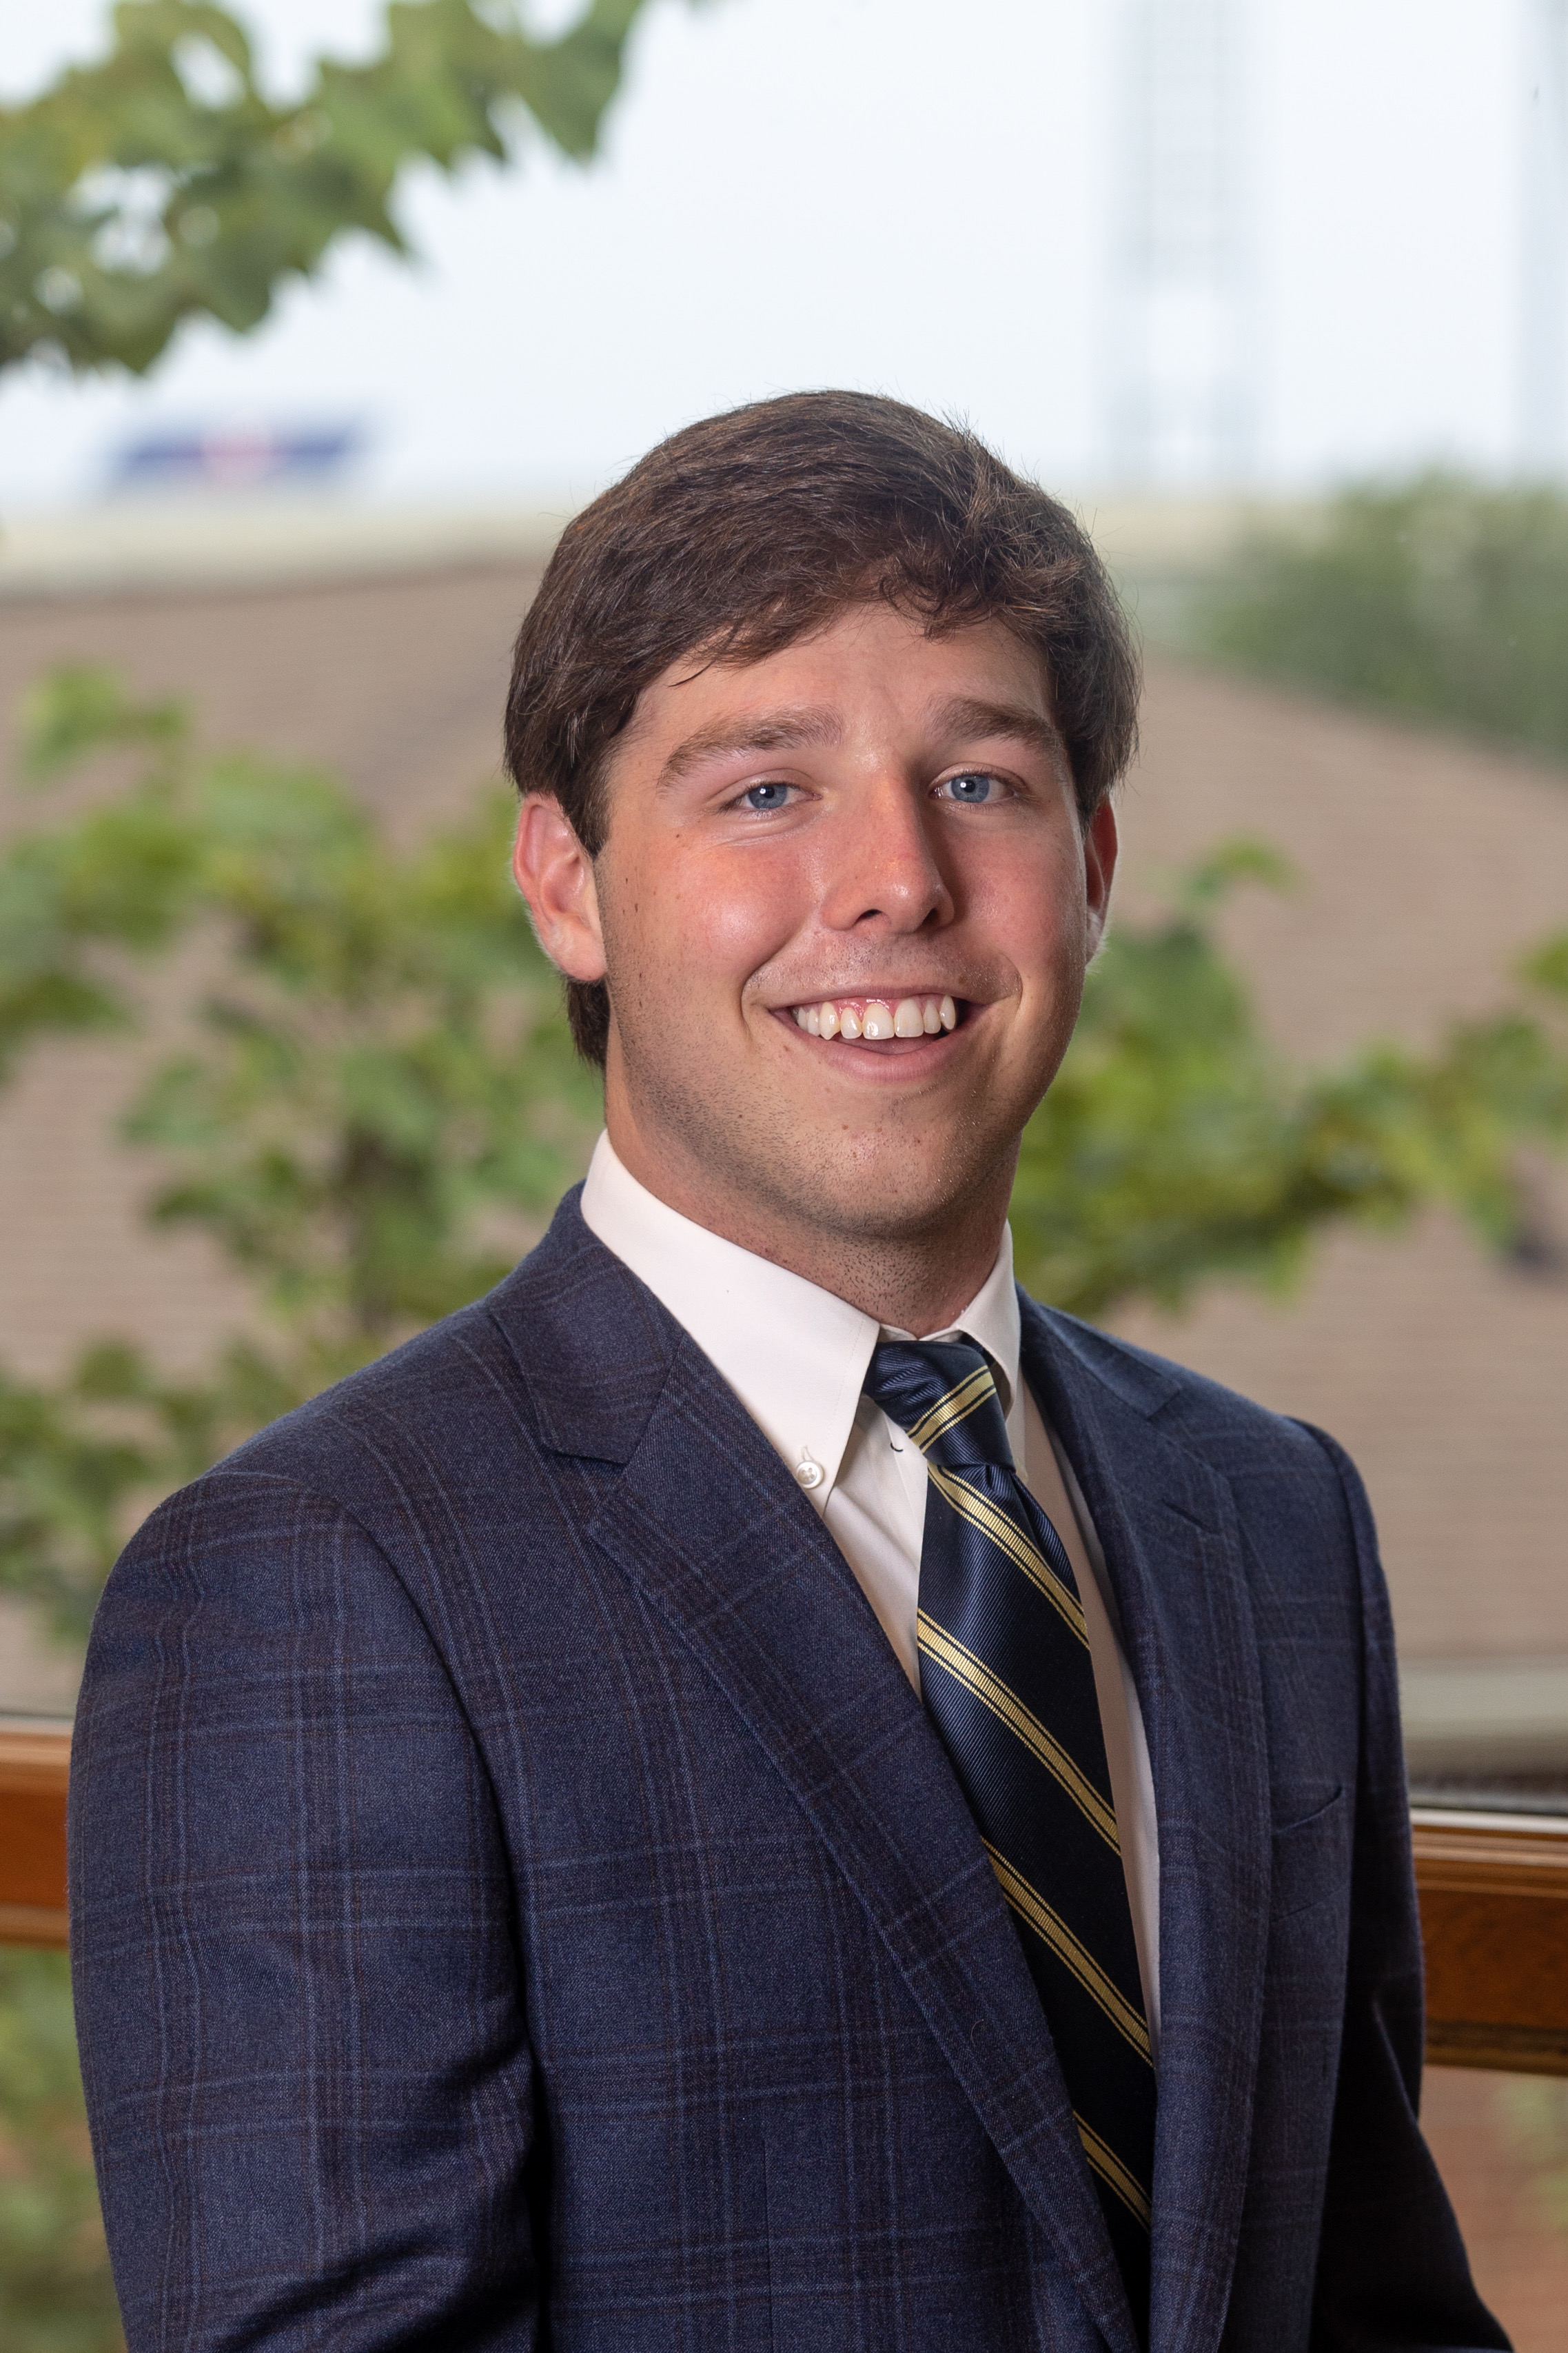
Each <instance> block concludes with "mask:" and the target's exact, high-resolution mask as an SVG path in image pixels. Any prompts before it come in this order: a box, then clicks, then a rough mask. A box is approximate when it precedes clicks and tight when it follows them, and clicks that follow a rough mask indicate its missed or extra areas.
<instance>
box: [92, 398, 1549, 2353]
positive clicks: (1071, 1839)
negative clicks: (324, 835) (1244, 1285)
mask: <svg viewBox="0 0 1568 2353" xmlns="http://www.w3.org/2000/svg"><path fill="white" fill-rule="evenodd" d="M1134 706H1135V671H1134V664H1133V660H1132V658H1131V651H1130V649H1129V645H1128V641H1127V638H1126V635H1125V630H1124V626H1123V623H1122V621H1121V616H1120V613H1119V610H1118V607H1117V606H1116V602H1115V599H1114V597H1113V596H1112V594H1111V592H1110V588H1109V587H1108V586H1107V583H1106V581H1105V579H1104V576H1103V575H1102V573H1101V571H1100V566H1099V565H1098V563H1097V561H1096V559H1095V557H1094V555H1093V553H1092V551H1091V550H1090V548H1089V545H1088V543H1087V542H1086V541H1085V540H1084V538H1083V536H1082V534H1081V533H1079V531H1078V529H1077V528H1076V526H1075V525H1074V523H1073V522H1072V521H1071V519H1070V517H1068V515H1067V513H1066V512H1064V511H1063V510H1062V509H1061V508H1060V507H1058V506H1057V505H1056V504H1055V503H1054V502H1053V501H1050V500H1048V499H1047V498H1046V497H1045V496H1044V495H1043V494H1042V493H1041V492H1040V491H1037V490H1036V489H1035V488H1033V487H1032V486H1031V485H1029V484H1027V483H1026V482H1023V481H1021V480H1018V479H1017V478H1016V476H1015V475H1013V474H1011V473H1010V472H1009V471H1008V470H1006V469H1005V468H1004V467H1003V466H1002V465H1000V464H999V463H998V461H997V460H996V459H994V458H993V457H992V456H991V455H990V454H989V453H988V452H987V451H986V450H985V449H984V448H982V447H981V446H980V445H979V444H978V443H976V442H975V441H974V440H973V439H972V438H969V437H967V436H966V435H963V434H961V433H958V432H956V431H953V430H951V429H950V428H948V427H943V426H940V425H938V424H935V423H934V422H932V420H931V419H930V418H928V417H923V416H921V415H919V414H917V413H916V412H915V411H913V410H910V409H908V408H905V407H901V406H898V405H897V404H895V403H892V402H888V401H882V400H875V399H869V398H863V397H858V396H847V395H839V394H822V395H815V396H796V397H792V398H789V399H784V400H780V401H775V402H771V403H766V404H763V405H761V406H757V407H754V408H751V409H743V410H742V411H740V412H738V413H737V414H735V415H733V416H730V417H719V418H715V419H711V420H710V421H709V422H707V423H705V424H702V425H699V426H696V427H692V428H691V429H690V430H689V431H687V432H685V433H682V434H679V435H677V436H676V437H675V438H674V439H673V440H671V441H669V442H667V443H666V444H664V445H663V446H662V447H661V448H658V449H657V450H655V451H654V452H653V453H652V455H651V456H650V457H648V458H647V459H645V460H644V461H643V462H642V464H641V465H640V466H638V467H637V469H636V470H634V471H633V472H632V474H631V475H630V476H629V477H628V478H627V479H626V480H625V481H624V482H622V483H621V484H619V485H618V486H617V487H616V489H615V490H613V491H609V492H608V493H607V494H606V495H605V497H604V498H603V499H601V500H600V501H598V502H597V503H596V505H595V506H594V507H592V508H590V509H589V510H588V512H586V513H585V514H584V515H583V516H582V517H580V518H579V519H578V521H577V522H575V523H574V524H573V525H572V526H571V528H570V529H569V530H568V531H567V533H565V535H564V537H563V541H562V543H561V547H560V549H559V551H558V552H557V554H556V555H555V557H554V559H553V561H552V565H551V566H550V569H549V572H548V574H547V575H546V577H545V581H544V585H543V586H542V589H541V592H540V595H539V596H538V599H537V600H536V602H535V604H534V606H533V607H532V608H531V612H530V613H529V616H528V617H527V619H526V621H525V622H524V625H523V628H522V632H521V637H520V639H519V643H518V649H517V663H516V670H515V674H514V679H513V683H512V690H511V697H510V706H509V714H508V748H509V757H510V765H511V766H512V769H513V773H514V774H515V776H516V778H517V781H518V784H519V786H520V787H521V791H522V795H523V801H522V811H521V824H520V828H519V834H518V847H517V872H518V878H519V881H520V883H521V888H522V891H523V892H524V895H525V896H526V898H527V901H528V903H529V906H530V909H531V913H532V916H533V920H534V923H535V925H536V928H537V931H538V934H539V936H540V939H541V941H542V944H543V945H544V947H545V949H546V951H547V952H548V954H549V955H551V957H552V959H553V960H554V962H555V963H556V965H558V966H559V967H560V969H561V971H562V972H563V975H564V976H566V980H567V984H568V996H569V1003H570V1009H571V1014H572V1018H573V1023H574V1032H575V1035H576V1037H577V1039H578V1042H579V1045H580V1047H581V1048H582V1050H583V1051H584V1053H585V1054H586V1055H587V1056H588V1057H589V1059H590V1060H594V1061H596V1062H598V1063H600V1064H602V1066H603V1068H604V1071H605V1127H606V1132H605V1137H604V1139H602V1140H601V1143H600V1145H599V1146H598V1149H597V1151H596V1153H595V1158H594V1164H593V1166H592V1169H591V1171H590V1174H589V1176H588V1180H587V1184H586V1186H585V1187H584V1188H583V1190H582V1191H581V1193H580V1194H579V1193H576V1192H574V1193H573V1194H571V1195H569V1196H568V1198H567V1199H566V1200H565V1201H564V1202H563V1204H562V1207H561V1208H560V1210H559V1212H558V1213H557V1216H556V1219H555V1221H554V1223H553V1225H552V1228H551V1229H550V1232H549V1234H548V1236H547V1237H546V1239H545V1240H544V1241H543V1242H542V1244H541V1245H540V1247H539V1248H538V1249H537V1250H535V1251H533V1252H532V1253H531V1256H530V1257H528V1258H527V1259H525V1260H524V1261H523V1262H522V1264H521V1266H520V1267H519V1268H518V1270H517V1271H516V1272H515V1273H514V1274H513V1275H512V1276H511V1277H510V1278H509V1280H508V1281H507V1282H504V1283H503V1284H502V1285H501V1286H500V1289H499V1290H498V1291H497V1292H496V1293H493V1294H492V1296H491V1297H489V1299H487V1300H483V1301H481V1302H480V1303H479V1304H478V1305H476V1306H474V1307H471V1308H469V1309H468V1310H466V1311H465V1312H464V1313H463V1314H458V1315H456V1316H454V1317H451V1318H450V1319H448V1321H447V1323H445V1324H441V1325H438V1326H437V1327H436V1329H435V1330H434V1331H432V1332H429V1333H426V1335H424V1336H423V1337H422V1338H420V1339H418V1340H416V1341H414V1342H413V1343H411V1344H410V1345H408V1346H406V1347H405V1348H403V1349H401V1350H399V1351H397V1352H396V1353H395V1355H393V1356H390V1357H388V1358H386V1359H385V1360H384V1362H383V1363H381V1364H379V1365H377V1366H374V1367H373V1368H371V1369H370V1370H369V1371H367V1372H365V1373H363V1374H361V1375H359V1376H357V1377H355V1378H354V1379H353V1380H351V1381H349V1382H346V1383H344V1384H343V1385H342V1387H340V1388H337V1389H335V1390H332V1391H331V1392H329V1393H328V1394H327V1395H326V1396H325V1397H323V1398H319V1399H318V1400H317V1401H316V1402H315V1403H314V1404H313V1405H311V1406H309V1407H307V1408H305V1409H302V1410H301V1411H300V1412H299V1413H296V1414H293V1415H290V1416H289V1418H288V1419H286V1420H284V1421H282V1422H280V1423H279V1425H278V1426H277V1427H276V1428H275V1429H273V1430H269V1431H267V1432H264V1433H263V1434H262V1435H261V1436H260V1437H259V1438H258V1439H257V1440H253V1441H252V1442H251V1443H250V1444H249V1445H248V1446H246V1447H243V1448H242V1449H241V1450H240V1451H239V1452H238V1453H237V1454H236V1455H234V1456H232V1457H231V1458H230V1459H229V1460H228V1461H226V1462H225V1463H223V1464H220V1465H219V1466H218V1468H217V1469H216V1471H214V1472H210V1473H209V1474H208V1475H207V1477H206V1478H205V1479H203V1480H201V1481H199V1482H197V1483H196V1485H195V1487H193V1488H191V1489H189V1490H187V1491H186V1492H185V1493H184V1494H182V1495H179V1496H176V1497H174V1499H173V1500H172V1501H171V1502H170V1503H168V1504H165V1505H164V1506H163V1509H162V1510H161V1511H160V1512H158V1513H157V1514H154V1515H153V1519H152V1520H151V1521H150V1522H149V1523H148V1525H147V1526H146V1527H145V1528H144V1529H143V1530H142V1533H141V1535H139V1536H138V1537H137V1538H136V1540H135V1542H134V1543H133V1544H132V1546H131V1547H130V1550H129V1551H128V1553H127V1554H126V1556H125V1557H124V1559H123V1560H122V1562H121V1565H120V1567H118V1568H117V1570H116V1572H115V1575H114V1577H113V1578H112V1579H111V1581H110V1587H109V1590H108V1592H107V1594H106V1597H105V1599H104V1603H103V1606H102V1609H101V1611H100V1617H99V1620H98V1623H97V1626H96V1628H95V1630H94V1636H93V1643H92V1651H91V1656H90V1659H89V1668H88V1673H87V1679H86V1683H85V1686H84V1692H83V1698H82V1707H81V1715H80V1718H79V1732H78V1736H77V1761H76V1770H75V1776H74V1783H73V1806H74V1815H73V1849H72V1862H73V1873H74V1889H75V1914H74V1945H75V1954H76V1967H77V1972H78V1990H79V2015H80V2021H81V2036H82V2054H83V2063H84V2070H85V2075H86V2082H87V2086H88V2095H89V2107H90V2111H91V2115H92V2117H93V2124H94V2131H95V2137H96V2146H97V2150H98V2158H99V2165H100V2178H101V2181H102V2186H103V2195H104V2208H105V2214H106V2219H107V2225H108V2230H109V2235H110V2246H111V2249H112V2251H113V2253H114V2259H115V2265H116V2274H117V2278H118V2281H119V2284H120V2287H121V2296H122V2299H123V2303H124V2307H125V2315H126V2327H127V2335H128V2337H129V2340H130V2344H131V2347H132V2353H143V2348H174V2347H176V2346H178V2347H179V2348H191V2353H197V2348H200V2353H206V2348H213V2353H216V2348H220V2347H221V2348H231V2347H232V2348H239V2347H242V2346H243V2347H246V2348H306V2347H317V2346H321V2347H327V2346H331V2347H332V2348H339V2349H340V2353H362V2348H363V2353H368V2348H393V2347H398V2348H413V2347H416V2346H418V2347H432V2348H435V2347H439V2348H448V2347H450V2348H480V2347H485V2348H490V2347H494V2348H509V2353H510V2348H532V2347H536V2346H537V2347H542V2346H545V2345H549V2346H552V2347H555V2348H592V2353H621V2348H626V2353H632V2348H636V2353H659V2349H660V2348H678V2347H679V2348H689V2353H708V2348H719V2347H724V2348H760V2347H764V2346H765V2347H768V2348H776V2349H777V2353H784V2348H789V2353H798V2348H823V2353H829V2348H831V2349H832V2353H848V2348H876V2353H881V2348H889V2353H890V2348H900V2353H938V2348H943V2349H944V2353H945V2348H964V2353H969V2348H974V2353H992V2348H995V2353H1001V2348H1024V2347H1038V2348H1059V2353H1089V2349H1090V2348H1110V2353H1134V2348H1137V2347H1138V2346H1140V2345H1150V2346H1152V2347H1154V2348H1159V2353H1178V2348H1180V2353H1215V2348H1220V2347H1224V2348H1231V2349H1232V2353H1240V2348H1248V2353H1295V2349H1296V2348H1300V2353H1306V2349H1307V2348H1312V2353H1352V2348H1355V2349H1356V2353H1362V2349H1363V2348H1396V2347H1399V2348H1415V2347H1424V2348H1436V2347H1481V2346H1499V2345H1501V2344H1503V2343H1504V2341H1505V2340H1504V2339H1503V2338H1502V2337H1501V2336H1500V2334H1499V2332H1498V2330H1497V2327H1496V2326H1495V2324H1494V2323H1493V2322H1492V2321H1491V2320H1490V2318H1489V2316H1488V2315H1487V2314H1486V2312H1485V2311H1484V2310H1483V2308H1482V2307H1481V2306H1480V2305H1479V2303H1478V2301H1477V2299H1476V2296H1475V2295H1474V2292H1473V2290H1472V2288H1471V2286H1470V2284H1469V2280H1468V2273H1467V2270H1466V2265H1465V2260H1464V2255H1463V2251H1462V2249H1461V2247H1460V2245H1459V2242H1458V2235H1457V2232H1456V2230H1455V2226H1454V2223H1453V2221H1452V2218H1451V2215H1450V2213H1449V2211H1448V2208H1447V2203H1446V2200H1445V2199H1444V2196H1443V2192H1442V2189H1441V2188H1440V2186H1439V2184H1438V2182H1437V2180H1436V2177H1435V2175H1434V2173H1433V2170H1432V2167H1431V2164H1430V2161H1429V2159H1428V2158H1427V2157H1426V2152H1425V2149H1424V2147H1423V2145H1422V2142H1421V2139H1420V2136H1419V2132H1418V2130H1417V2126H1416V2122H1415V2097H1416V2090H1417V2085H1418V2079H1419V2069H1420V2052H1421V2034H1422V2021H1421V1998H1420V1968H1419V1946H1418V1939H1417V1933H1416V1925H1415V1906H1414V1897H1413V1891H1412V1885H1411V1876H1410V1863H1409V1852H1408V1842H1407V1834H1406V1827H1405V1798H1404V1789H1403V1783H1402V1776H1401V1766H1400V1752H1399V1740H1398V1729H1397V1723H1396V1715H1395V1703H1394V1682H1393V1663H1392V1655H1391V1641H1390V1633H1389V1626H1388V1619H1387V1611H1386V1604H1385V1599H1384V1588H1383V1584H1382V1579H1381V1576H1380V1572H1379V1569H1378V1566H1377V1560H1376V1555H1375V1549H1374V1543H1373V1533H1372V1528H1371V1525H1370V1522H1369V1519H1368V1516H1367V1512H1366V1507H1365V1504H1364V1501H1363V1496H1362V1492H1361V1489H1360V1486H1359V1484H1358V1482H1357V1481H1356V1478H1355V1475H1354V1473H1353V1472H1352V1469H1351V1468H1350V1466H1349V1464H1348V1463H1347V1462H1346V1461H1345V1460H1344V1458H1343V1457H1342V1455H1341V1454H1340V1453H1339V1452H1338V1451H1337V1450H1336V1449H1335V1448H1334V1447H1333V1445H1332V1444H1331V1441H1330V1440H1326V1439H1323V1438H1321V1436H1319V1435H1318V1434H1316V1433H1314V1432H1311V1431H1309V1430H1304V1429H1302V1428H1300V1427H1299V1426H1297V1425H1294V1424H1291V1423H1289V1422H1286V1421H1281V1420H1279V1419H1276V1418H1275V1417H1273V1416H1271V1415H1268V1414H1266V1413H1264V1412H1262V1411H1260V1410H1258V1409H1256V1408H1254V1407H1252V1406H1250V1405H1247V1404H1246V1403H1245V1402H1243V1401H1242V1400H1241V1399H1239V1398H1234V1397H1231V1396H1229V1395H1227V1394H1226V1392H1224V1391H1222V1390H1219V1389H1216V1388H1214V1387H1213V1386H1212V1385H1210V1384H1208V1383H1206V1382H1204V1381H1201V1380H1198V1379H1196V1378H1195V1377H1193V1376H1191V1375H1189V1374H1186V1373H1184V1372H1182V1371H1180V1370H1178V1369H1177V1368H1176V1367H1175V1366H1170V1365H1166V1364H1163V1363H1162V1362H1160V1361H1159V1360H1157V1359H1155V1358H1152V1357H1150V1356H1146V1355H1143V1354H1142V1353H1141V1352H1139V1351H1137V1350H1135V1349H1131V1348H1129V1347H1126V1346H1123V1345H1121V1344H1120V1343H1118V1342H1116V1341H1113V1340H1110V1339H1108V1338H1107V1337H1105V1336H1104V1335H1101V1334H1099V1333H1097V1332H1094V1331H1092V1330H1090V1329H1089V1328H1087V1327H1085V1326H1083V1325H1081V1324H1075V1323H1074V1322H1073V1321H1072V1320H1071V1319H1069V1318H1067V1317H1064V1316H1060V1315H1057V1314H1051V1313H1049V1312H1047V1311H1046V1310H1043V1309H1041V1308H1039V1307H1037V1306H1036V1305H1035V1304H1034V1303H1031V1302H1029V1301H1028V1300H1026V1299H1024V1298H1022V1297H1021V1296H1020V1294H1019V1293H1016V1291H1015V1289H1014V1287H1013V1284H1012V1280H1011V1264H1010V1244H1009V1240H1008V1235H1007V1228H1006V1222H1005V1220H1006V1208H1007V1200H1008V1193H1009V1187H1010V1185H1011V1181H1012V1176H1013V1170H1014V1166H1015V1161H1016V1152H1017V1144H1018V1137H1019V1133H1020V1131H1021V1129H1022V1127H1023V1125H1024V1124H1025V1122H1026V1120H1027V1119H1028V1117H1029V1116H1030V1114H1031V1113H1032V1112H1033V1111H1034V1109H1035V1107H1036V1105H1037V1103H1038V1102H1039V1101H1040V1099H1041V1097H1042V1095H1043V1094H1044V1092H1045V1091H1046V1089H1047V1086H1048V1084H1049V1082H1050V1081H1051V1078H1052V1077H1053V1075H1054V1073H1055V1071H1056V1069H1057V1067H1058V1063H1059V1061H1060V1059H1061V1056H1062V1053H1063V1051H1064V1050H1065V1048H1066V1046H1067V1043H1068V1037H1069V1035H1070V1033H1071V1030H1072V1027H1073V1022H1074V1019H1075V1018H1076V1015H1077V1011H1078V1007H1079V996H1080V992H1081V988H1082V985H1083V978H1084V972H1085V967H1086V965H1087V963H1088V961H1089V957H1090V956H1091V955H1092V954H1093V953H1094V949H1095V947H1096V944H1097V943H1098V941H1099V939H1100V934H1101V930H1102V928H1103V924H1104V922H1105V916H1106V907H1107V901H1108V896H1109V892H1110V882H1111V875H1112V871H1113V869H1114V865H1115V857H1116V830H1115V824H1114V820H1113V818H1112V815H1111V810H1110V801H1109V798H1108V794H1109V790H1110V786H1111V784H1112V783H1113V782H1114V780H1115V778H1116V777H1117V776H1118V775H1119V774H1120V772H1121V769H1122V768H1123V766H1124V765H1125V763H1126V760H1127V758H1128V756H1129V753H1130V750H1131V743H1132V733H1133V723H1134Z"/></svg>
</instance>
